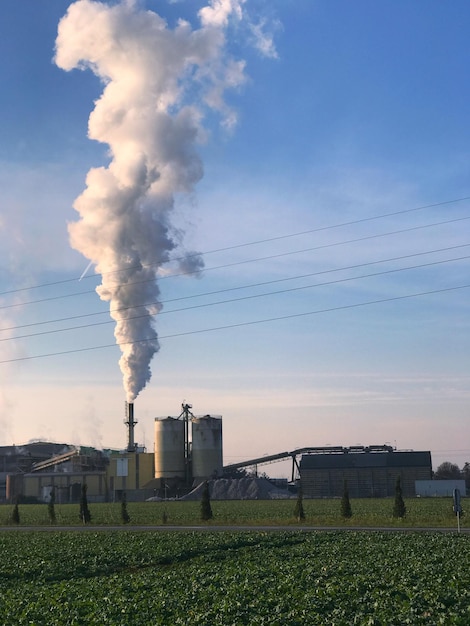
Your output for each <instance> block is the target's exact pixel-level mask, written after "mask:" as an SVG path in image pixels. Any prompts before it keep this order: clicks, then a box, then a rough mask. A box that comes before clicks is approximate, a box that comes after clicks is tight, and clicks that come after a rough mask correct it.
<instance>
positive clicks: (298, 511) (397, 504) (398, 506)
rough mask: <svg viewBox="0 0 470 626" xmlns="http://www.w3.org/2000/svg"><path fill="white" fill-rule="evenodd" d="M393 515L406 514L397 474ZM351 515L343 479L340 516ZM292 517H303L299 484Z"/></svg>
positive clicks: (347, 491) (297, 518)
mask: <svg viewBox="0 0 470 626" xmlns="http://www.w3.org/2000/svg"><path fill="white" fill-rule="evenodd" d="M392 514H393V517H396V518H403V517H405V515H406V506H405V502H404V500H403V493H402V488H401V480H400V477H399V476H398V478H397V480H396V483H395V500H394V503H393V511H392ZM352 515H353V512H352V506H351V501H350V499H349V489H348V483H347V481H344V486H343V495H342V497H341V517H343V518H344V519H349V518H351V517H352ZM294 517H295V519H296V520H297V521H299V522H301V521H303V520H304V519H305V511H304V506H303V495H302V487H301V486H299V490H298V492H297V501H296V503H295V508H294Z"/></svg>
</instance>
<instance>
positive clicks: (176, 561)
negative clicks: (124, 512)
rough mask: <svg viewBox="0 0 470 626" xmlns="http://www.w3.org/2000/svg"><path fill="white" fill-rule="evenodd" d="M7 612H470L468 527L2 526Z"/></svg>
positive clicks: (65, 615) (42, 617)
mask: <svg viewBox="0 0 470 626" xmlns="http://www.w3.org/2000/svg"><path fill="white" fill-rule="evenodd" d="M0 550H1V554H2V559H0V597H1V611H0V624H3V625H12V626H13V625H15V626H16V625H22V624H28V625H38V626H39V625H42V624H44V625H46V624H47V625H48V626H55V625H61V626H63V625H65V624H66V625H67V626H77V625H81V624H83V625H85V624H87V625H88V624H96V625H100V626H104V625H106V624H114V625H117V624H122V625H129V626H133V625H150V624H152V625H162V626H163V625H164V626H173V625H175V626H176V625H193V624H200V625H204V626H217V625H219V626H238V625H247V626H252V625H257V624H264V625H266V626H268V625H269V626H281V625H282V626H285V625H288V626H300V625H302V626H314V625H322V626H325V625H330V624H331V625H333V624H334V625H336V626H341V625H350V624H359V625H365V624H369V625H374V624H375V625H383V626H392V625H400V626H401V625H402V624H411V625H419V624H429V625H437V624H443V625H451V624H456V625H460V626H468V624H470V568H469V566H468V564H469V563H470V537H469V536H468V535H462V534H461V535H458V534H457V533H451V534H449V533H447V534H444V533H420V532H415V533H398V532H389V533H380V532H376V531H370V532H356V531H350V532H346V533H345V532H340V531H329V532H317V531H311V532H299V531H296V530H294V531H291V532H263V533H262V532H256V531H248V532H247V531H245V532H236V533H232V532H224V533H220V532H210V531H208V532H205V533H197V532H192V531H187V532H177V531H168V532H163V533H162V532H155V531H145V532H141V531H140V532H131V531H127V530H122V531H106V530H102V531H97V532H80V531H77V530H76V531H73V530H71V531H63V532H46V533H44V532H30V531H22V532H21V531H16V530H13V531H9V532H3V533H0Z"/></svg>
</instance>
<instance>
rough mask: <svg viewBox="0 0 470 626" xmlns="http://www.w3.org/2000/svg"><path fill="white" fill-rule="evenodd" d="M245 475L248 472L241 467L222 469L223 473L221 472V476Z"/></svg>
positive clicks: (238, 476)
mask: <svg viewBox="0 0 470 626" xmlns="http://www.w3.org/2000/svg"><path fill="white" fill-rule="evenodd" d="M247 476H248V472H247V471H246V470H245V469H243V468H239V469H232V470H225V469H224V474H223V478H246V477H247Z"/></svg>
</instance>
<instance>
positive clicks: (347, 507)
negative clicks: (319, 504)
mask: <svg viewBox="0 0 470 626" xmlns="http://www.w3.org/2000/svg"><path fill="white" fill-rule="evenodd" d="M341 516H342V517H344V518H345V519H349V518H350V517H352V508H351V502H350V501H349V489H348V481H347V480H345V481H344V484H343V497H342V498H341Z"/></svg>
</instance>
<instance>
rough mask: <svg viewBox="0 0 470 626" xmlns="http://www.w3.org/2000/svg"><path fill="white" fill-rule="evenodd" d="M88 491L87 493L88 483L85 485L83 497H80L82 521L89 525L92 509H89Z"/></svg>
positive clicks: (83, 486)
mask: <svg viewBox="0 0 470 626" xmlns="http://www.w3.org/2000/svg"><path fill="white" fill-rule="evenodd" d="M86 491H87V485H86V483H83V485H82V495H81V497H80V519H81V520H82V522H83V523H84V524H88V523H89V522H91V513H90V509H89V508H88V500H87V495H86Z"/></svg>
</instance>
